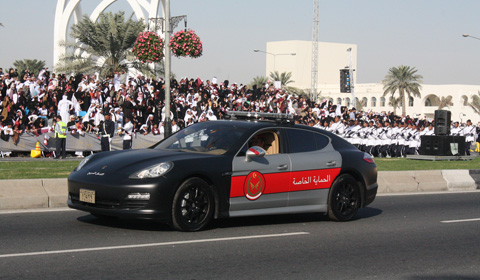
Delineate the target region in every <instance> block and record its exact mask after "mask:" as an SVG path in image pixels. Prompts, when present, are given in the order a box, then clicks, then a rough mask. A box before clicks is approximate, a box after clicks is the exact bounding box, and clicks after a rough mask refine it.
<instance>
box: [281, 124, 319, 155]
mask: <svg viewBox="0 0 480 280" xmlns="http://www.w3.org/2000/svg"><path fill="white" fill-rule="evenodd" d="M287 137H288V145H289V148H290V149H289V150H290V153H304V152H311V151H315V150H316V149H317V144H316V141H315V134H314V133H313V132H310V131H306V130H300V129H287Z"/></svg>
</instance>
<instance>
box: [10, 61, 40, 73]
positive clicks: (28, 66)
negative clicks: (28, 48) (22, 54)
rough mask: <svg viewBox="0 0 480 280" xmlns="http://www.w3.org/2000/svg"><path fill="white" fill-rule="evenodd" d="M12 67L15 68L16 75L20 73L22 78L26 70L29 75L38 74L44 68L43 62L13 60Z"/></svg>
mask: <svg viewBox="0 0 480 280" xmlns="http://www.w3.org/2000/svg"><path fill="white" fill-rule="evenodd" d="M13 66H15V68H17V71H18V73H21V76H22V77H23V75H24V73H25V71H26V70H29V71H30V73H36V74H38V73H39V72H40V70H42V69H43V68H45V60H36V59H24V60H15V61H14V62H13Z"/></svg>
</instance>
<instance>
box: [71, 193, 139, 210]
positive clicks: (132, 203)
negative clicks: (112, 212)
mask: <svg viewBox="0 0 480 280" xmlns="http://www.w3.org/2000/svg"><path fill="white" fill-rule="evenodd" d="M70 198H71V200H72V203H74V204H78V205H83V206H88V207H92V208H99V209H122V210H138V209H142V208H144V207H145V206H147V204H148V201H137V200H125V201H123V203H121V202H120V201H118V200H108V199H104V198H101V197H97V198H95V203H87V202H83V201H80V199H79V195H78V194H73V193H70Z"/></svg>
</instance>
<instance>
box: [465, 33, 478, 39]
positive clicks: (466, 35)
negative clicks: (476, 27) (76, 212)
mask: <svg viewBox="0 0 480 280" xmlns="http://www.w3.org/2000/svg"><path fill="white" fill-rule="evenodd" d="M462 36H463V37H465V38H467V37H470V38H473V39H477V40H480V38H478V37H475V36H472V35H468V34H463V35H462Z"/></svg>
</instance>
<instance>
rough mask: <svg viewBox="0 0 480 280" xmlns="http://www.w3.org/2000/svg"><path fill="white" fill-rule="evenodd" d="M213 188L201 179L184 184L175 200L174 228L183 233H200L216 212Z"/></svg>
mask: <svg viewBox="0 0 480 280" xmlns="http://www.w3.org/2000/svg"><path fill="white" fill-rule="evenodd" d="M214 205H215V202H214V195H213V191H212V188H211V187H210V186H209V185H208V184H207V182H205V181H204V180H202V179H200V178H190V179H188V180H186V181H185V182H183V183H182V185H181V186H180V187H179V188H178V190H177V192H176V193H175V196H174V198H173V204H172V226H173V228H174V229H176V230H181V231H198V230H201V229H203V228H204V227H205V226H206V225H207V224H208V223H209V222H210V220H211V219H212V217H213V211H214Z"/></svg>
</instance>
